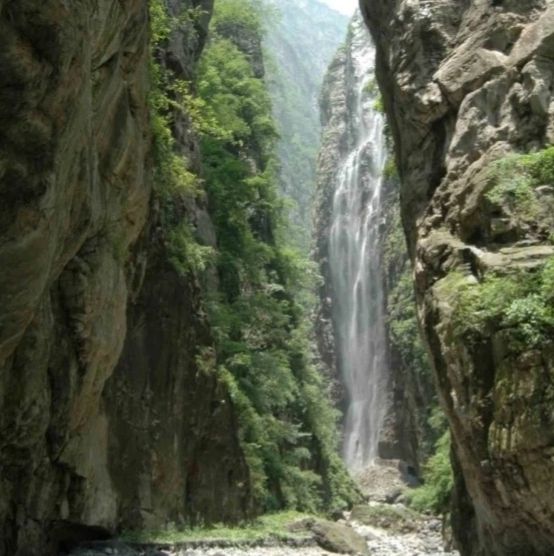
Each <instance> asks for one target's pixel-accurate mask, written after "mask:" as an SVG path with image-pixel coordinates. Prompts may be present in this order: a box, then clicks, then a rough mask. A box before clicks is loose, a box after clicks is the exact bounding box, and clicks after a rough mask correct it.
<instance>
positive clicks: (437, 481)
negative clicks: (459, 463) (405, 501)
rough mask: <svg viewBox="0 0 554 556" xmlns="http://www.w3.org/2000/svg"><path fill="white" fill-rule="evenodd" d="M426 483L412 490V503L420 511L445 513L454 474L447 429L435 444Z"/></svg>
mask: <svg viewBox="0 0 554 556" xmlns="http://www.w3.org/2000/svg"><path fill="white" fill-rule="evenodd" d="M423 480H424V483H423V485H422V486H421V487H419V488H417V489H415V490H413V491H411V493H410V504H411V506H412V507H413V508H415V509H416V510H419V511H431V512H433V513H437V514H438V513H444V512H446V511H447V510H448V506H449V503H450V497H451V494H452V488H453V486H454V476H453V472H452V467H451V465H450V432H449V431H446V432H445V433H444V434H443V435H442V436H441V438H440V439H439V440H438V442H437V444H436V445H435V453H434V454H433V455H432V456H431V457H430V458H429V460H428V461H427V464H426V465H425V469H424V471H423Z"/></svg>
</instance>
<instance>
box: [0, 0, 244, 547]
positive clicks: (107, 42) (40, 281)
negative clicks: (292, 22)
mask: <svg viewBox="0 0 554 556" xmlns="http://www.w3.org/2000/svg"><path fill="white" fill-rule="evenodd" d="M174 4H175V5H174ZM181 4H182V3H181ZM197 4H199V5H200V6H201V8H202V9H204V10H208V12H207V13H208V14H209V10H210V9H211V4H210V2H193V3H191V4H190V5H189V4H187V5H186V6H185V8H186V9H188V8H194V7H196V5H197ZM168 7H169V8H170V9H172V10H174V11H175V10H177V9H182V8H183V6H181V5H179V6H177V3H176V2H173V3H171V2H170V3H169V4H168ZM206 19H207V16H205V17H204V18H203V20H202V21H200V22H198V23H197V24H196V26H197V28H196V30H195V34H194V40H190V36H188V35H187V33H188V31H183V32H182V33H181V34H174V35H173V36H172V37H171V39H170V41H169V43H170V44H169V46H168V50H167V51H166V58H167V59H166V60H165V62H164V63H166V64H167V65H168V66H169V67H171V69H172V71H175V72H176V74H177V75H184V76H187V74H188V73H189V72H191V69H192V67H193V66H194V63H195V60H196V58H197V57H198V55H199V53H200V50H201V48H202V43H203V37H205V32H206V25H207V21H206ZM0 27H1V30H2V31H1V37H2V38H1V43H2V48H1V54H0V56H1V66H2V80H3V83H2V89H1V92H0V112H1V113H2V126H1V130H0V134H1V136H2V141H1V157H2V163H1V180H2V181H1V186H0V207H1V208H0V234H1V236H2V241H1V242H0V268H1V269H2V271H1V272H0V307H1V316H0V323H1V324H0V370H1V372H0V415H1V417H0V419H1V420H0V469H1V473H0V554H6V555H8V554H9V555H19V554H25V555H32V554H41V555H42V554H45V553H49V552H50V551H55V550H56V549H57V548H58V547H59V546H61V545H63V544H64V542H65V541H67V540H69V539H71V538H73V539H74V540H78V539H79V538H80V537H83V536H86V535H88V534H92V535H94V536H98V535H100V534H101V531H100V530H99V529H95V530H91V531H92V532H89V531H87V526H88V525H94V526H101V527H104V528H106V529H109V530H113V529H114V528H116V527H118V526H122V525H125V526H131V527H136V526H140V525H146V524H148V525H150V526H152V525H159V524H162V523H164V522H166V521H180V520H182V519H185V518H189V519H190V518H193V517H194V516H195V515H196V514H199V513H201V514H202V515H204V516H207V518H208V519H227V518H229V517H230V514H231V513H233V515H234V517H236V518H238V517H240V516H241V515H244V511H246V510H247V508H246V506H247V502H246V499H247V498H248V494H247V492H246V493H245V492H244V489H243V490H241V488H239V487H237V486H235V485H237V484H240V483H241V482H244V484H246V485H247V482H248V477H247V472H246V468H245V464H244V461H243V457H242V453H241V452H240V449H239V445H238V440H237V438H236V426H235V424H234V417H233V412H232V409H231V405H230V403H229V400H228V399H227V394H226V392H225V390H224V389H223V388H222V386H221V385H219V384H218V382H217V380H216V379H215V377H214V376H210V375H209V374H206V373H204V374H203V373H202V372H201V370H200V367H201V365H200V363H199V360H198V356H199V355H200V354H204V357H208V358H209V353H210V346H211V339H210V336H209V333H208V331H207V328H206V324H205V320H204V317H202V310H201V307H200V303H199V299H198V291H199V290H198V286H197V284H195V282H194V280H193V279H192V278H182V277H179V276H178V275H177V273H176V272H175V271H174V270H173V269H172V267H170V265H169V263H168V261H167V259H168V256H167V253H166V251H165V240H164V237H163V232H162V231H160V229H159V226H158V224H157V223H158V219H159V202H158V201H157V200H156V198H152V197H151V190H152V183H151V181H152V180H151V177H150V176H151V171H150V170H151V157H150V149H151V136H150V119H149V107H148V102H147V97H148V94H149V89H150V83H149V77H148V71H149V48H148V43H149V31H148V5H147V2H146V1H145V0H132V1H130V2H127V3H125V4H122V3H121V2H117V1H115V0H113V1H112V0H102V1H101V2H96V3H94V5H92V4H91V3H84V4H83V5H82V6H80V7H79V9H76V8H70V7H69V6H68V5H67V3H64V2H47V3H44V2H36V1H34V0H25V1H22V2H17V3H15V2H2V3H0ZM175 137H176V140H177V143H178V144H179V148H180V149H181V150H182V151H183V153H185V154H187V155H189V154H190V152H191V151H192V152H194V151H195V140H194V137H192V136H191V134H190V126H189V125H188V122H187V121H186V119H185V118H183V119H182V121H180V122H179V123H178V125H177V126H176V129H175ZM190 158H191V160H193V161H194V160H195V155H190ZM181 203H182V204H184V205H187V206H184V208H183V214H186V215H187V217H188V218H190V219H193V221H195V222H196V224H197V227H198V229H199V230H204V232H203V233H204V234H205V235H207V236H208V239H209V236H210V235H211V233H210V229H211V226H210V224H209V219H208V218H207V216H206V213H205V211H204V210H203V209H202V207H201V206H199V205H197V204H194V203H192V202H191V201H188V202H185V201H184V200H182V201H181ZM212 235H213V234H212ZM212 241H213V238H212ZM204 347H205V349H201V348H204ZM118 361H119V364H118ZM208 439H209V440H208ZM229 460H232V461H229ZM216 485H217V486H218V493H217V499H216V498H215V492H214V489H215V486H216ZM221 485H223V490H222V491H221ZM245 489H246V490H247V486H246V487H245ZM199 491H201V492H202V494H199Z"/></svg>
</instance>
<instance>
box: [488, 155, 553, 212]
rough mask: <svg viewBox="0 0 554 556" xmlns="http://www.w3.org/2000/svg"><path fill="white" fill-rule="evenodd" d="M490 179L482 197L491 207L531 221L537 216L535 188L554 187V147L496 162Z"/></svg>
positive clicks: (511, 156) (537, 206)
mask: <svg viewBox="0 0 554 556" xmlns="http://www.w3.org/2000/svg"><path fill="white" fill-rule="evenodd" d="M491 179H492V183H493V187H492V189H490V191H489V192H488V193H487V194H486V197H487V199H488V200H489V201H490V202H491V203H492V204H493V205H497V206H501V207H507V208H508V209H509V211H510V212H511V213H512V214H514V215H515V216H517V217H519V218H521V219H524V220H535V219H536V218H537V217H538V215H539V213H540V205H539V202H538V200H537V198H536V196H535V193H534V190H535V188H537V187H539V186H541V185H553V184H554V146H552V147H548V148H546V149H543V150H541V151H538V152H536V153H530V154H523V155H521V154H516V155H510V156H507V157H505V158H504V159H502V160H499V161H498V162H496V163H495V164H494V165H493V168H492V171H491Z"/></svg>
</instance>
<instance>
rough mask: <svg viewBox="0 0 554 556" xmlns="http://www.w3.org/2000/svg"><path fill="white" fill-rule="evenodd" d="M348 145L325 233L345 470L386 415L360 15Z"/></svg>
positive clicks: (367, 47)
mask: <svg viewBox="0 0 554 556" xmlns="http://www.w3.org/2000/svg"><path fill="white" fill-rule="evenodd" d="M352 31H353V38H352V51H351V65H352V67H351V72H352V81H353V82H354V84H355V91H354V98H353V99H352V104H351V118H352V120H353V124H354V125H352V126H351V130H352V131H351V132H350V137H349V139H350V141H349V144H350V145H351V148H350V151H349V152H348V153H347V154H346V155H345V157H344V159H343V162H342V164H341V167H340V169H339V171H338V174H337V189H336V192H335V195H334V199H333V219H332V227H331V234H330V253H329V255H330V267H331V280H332V287H333V291H334V302H333V312H334V314H333V319H334V326H335V331H336V335H337V351H338V358H339V367H340V372H341V375H342V378H343V382H344V385H345V387H346V392H347V402H348V406H347V409H346V415H345V422H344V444H343V455H344V459H345V461H346V463H347V465H348V466H349V467H350V468H351V469H360V468H362V467H365V466H366V465H368V464H369V463H370V462H371V461H372V459H374V458H375V457H376V456H377V449H378V441H379V433H380V429H381V426H382V422H383V418H384V408H385V400H384V399H383V398H384V397H385V395H386V393H385V382H386V363H387V362H386V349H385V314H384V306H383V304H384V299H383V284H382V282H381V271H380V266H381V246H380V245H379V237H380V235H379V225H380V219H381V190H382V184H383V170H384V166H385V162H386V145H385V136H384V125H385V121H384V117H383V114H381V112H380V111H379V110H377V109H376V108H375V106H374V105H375V101H376V97H377V94H376V93H375V92H373V91H372V89H373V88H374V87H371V86H370V85H371V82H372V81H373V78H374V77H373V76H374V71H373V70H374V59H375V49H374V46H373V44H372V42H371V39H370V37H369V34H368V32H367V30H366V28H365V25H364V24H363V22H362V19H361V17H360V16H359V14H358V15H357V16H356V17H355V18H354V21H353V29H352Z"/></svg>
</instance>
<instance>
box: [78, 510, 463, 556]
mask: <svg viewBox="0 0 554 556" xmlns="http://www.w3.org/2000/svg"><path fill="white" fill-rule="evenodd" d="M371 508H372V509H373V511H375V509H376V508H377V507H376V506H375V505H374V506H371ZM391 508H396V510H398V512H399V513H402V512H404V511H406V509H405V508H404V507H402V506H401V505H396V506H391ZM386 513H387V512H384V514H385V515H386ZM376 521H379V523H380V526H374V525H364V524H362V523H360V522H357V521H353V520H351V519H348V520H347V521H344V522H340V523H339V524H338V525H341V526H344V527H346V528H351V529H352V530H353V531H355V533H357V534H358V535H360V536H361V537H363V539H364V540H365V543H366V546H367V551H358V552H351V553H357V554H364V555H366V556H457V554H458V553H457V552H451V551H445V549H444V542H443V539H442V535H441V523H440V521H439V520H437V519H435V518H429V517H421V516H417V518H414V519H410V518H406V519H405V520H404V521H403V522H402V523H400V522H399V521H396V520H394V519H389V520H388V523H385V521H386V517H381V519H380V520H379V519H377V520H376ZM228 544H229V543H228ZM268 544H269V545H272V546H267V545H268ZM324 546H325V548H324ZM326 548H329V549H326ZM330 548H332V549H333V551H331V550H330ZM339 549H341V547H340V546H339V547H337V546H334V547H333V546H329V545H328V544H326V539H325V538H322V537H321V536H320V537H318V536H317V535H314V538H312V539H304V540H303V541H302V542H298V541H292V540H291V542H284V543H281V544H279V543H277V542H276V541H270V540H268V541H261V542H260V543H259V545H257V546H244V545H243V546H241V545H240V544H239V543H237V544H236V545H235V546H233V545H228V546H203V545H202V542H201V541H200V542H196V543H195V546H194V547H192V546H187V543H181V544H176V545H174V546H168V545H154V544H152V545H150V546H148V545H146V544H145V545H143V546H141V547H139V546H134V547H132V546H127V545H124V544H122V543H106V544H100V543H97V544H95V545H90V546H89V547H88V548H87V547H84V548H81V549H78V550H76V551H74V552H73V553H72V554H71V556H328V555H331V554H337V553H340V552H337V551H338V550H339ZM342 550H346V548H345V547H342ZM361 550H363V547H362V549H361ZM342 553H344V552H342Z"/></svg>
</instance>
